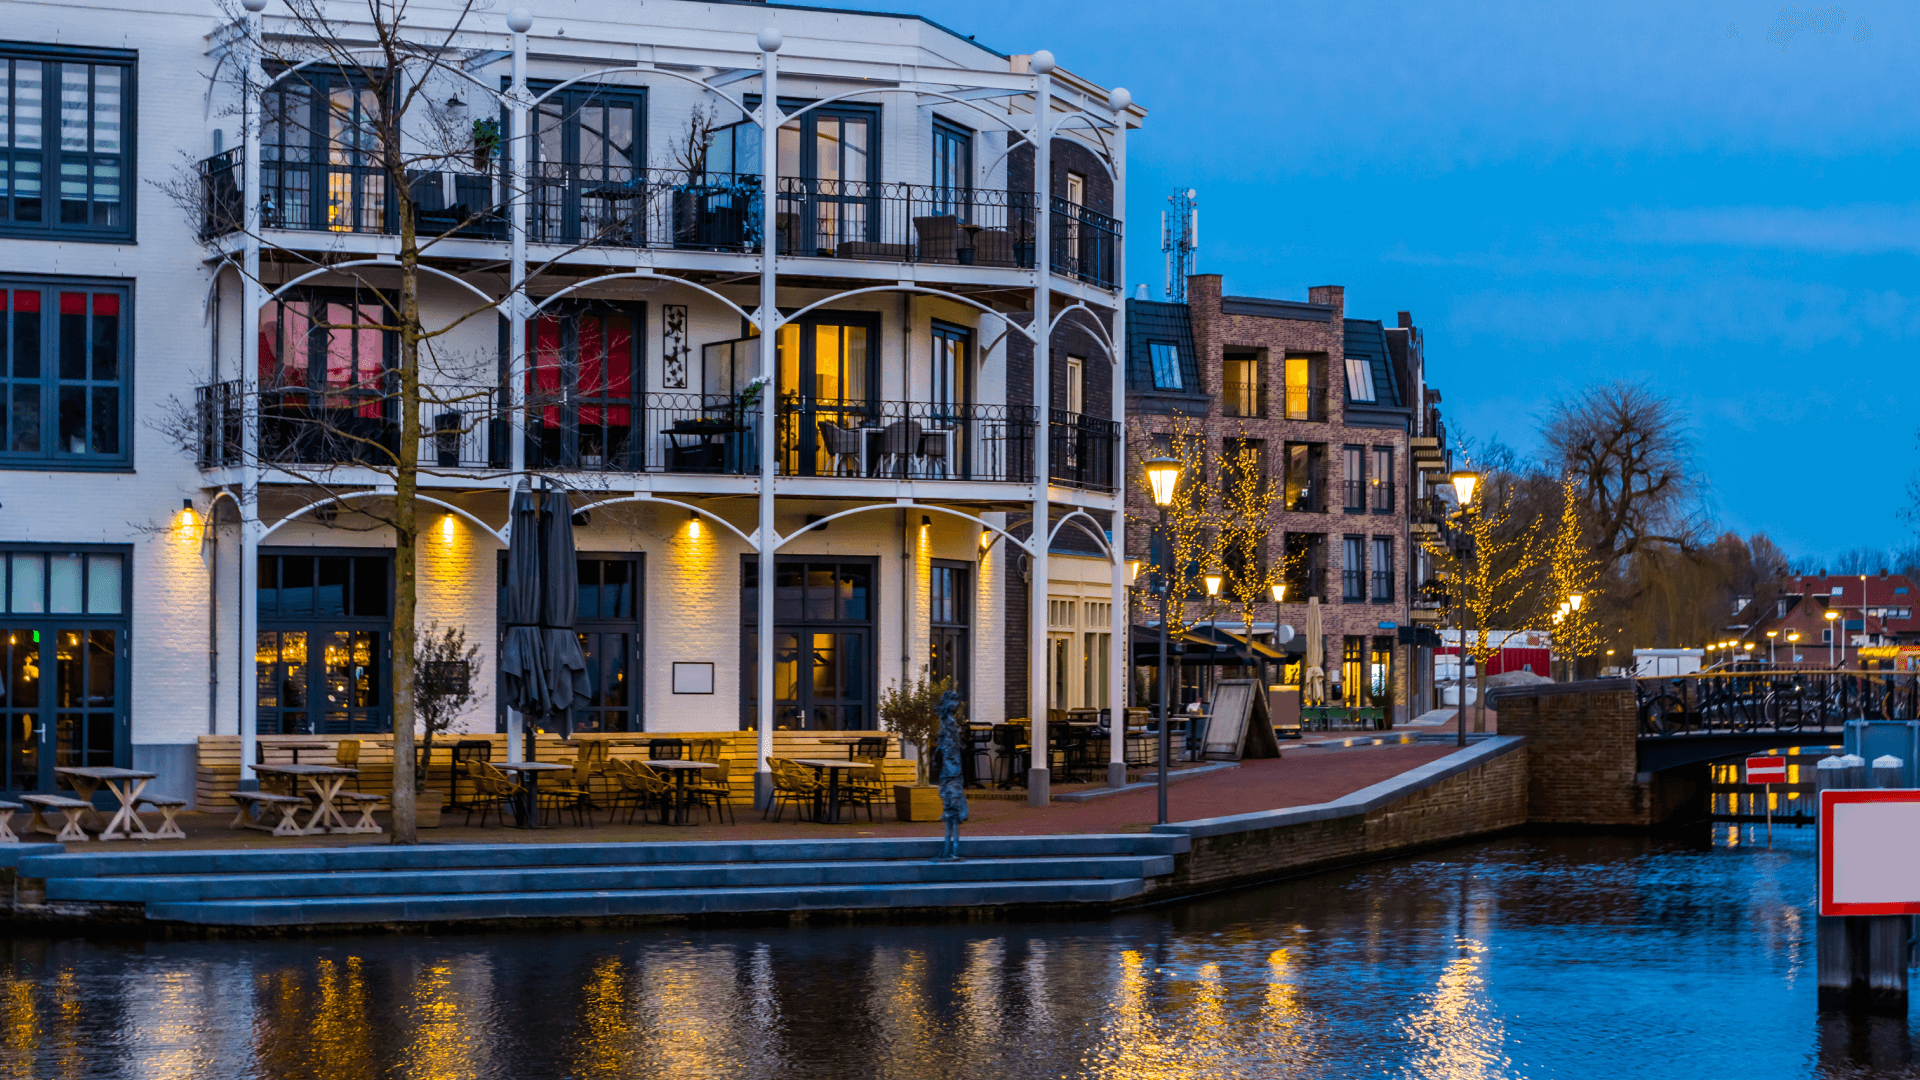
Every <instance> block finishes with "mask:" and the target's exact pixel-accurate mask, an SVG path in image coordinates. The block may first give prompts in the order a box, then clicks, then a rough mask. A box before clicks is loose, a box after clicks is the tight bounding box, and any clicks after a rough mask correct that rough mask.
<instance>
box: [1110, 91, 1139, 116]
mask: <svg viewBox="0 0 1920 1080" xmlns="http://www.w3.org/2000/svg"><path fill="white" fill-rule="evenodd" d="M1131 104H1133V95H1132V94H1130V93H1128V92H1127V88H1126V87H1124V86H1116V87H1114V88H1113V90H1112V91H1111V92H1109V93H1108V94H1107V108H1109V109H1112V110H1113V111H1114V112H1122V111H1125V109H1126V107H1127V106H1129V105H1131Z"/></svg>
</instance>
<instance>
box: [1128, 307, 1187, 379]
mask: <svg viewBox="0 0 1920 1080" xmlns="http://www.w3.org/2000/svg"><path fill="white" fill-rule="evenodd" d="M1155 341H1170V342H1172V343H1173V345H1174V348H1175V349H1176V350H1178V352H1179V355H1180V382H1181V390H1180V391H1178V392H1184V393H1188V394H1197V393H1199V392H1200V358H1199V357H1198V356H1196V355H1195V354H1194V351H1193V322H1192V320H1191V319H1190V318H1189V317H1188V315H1187V305H1185V304H1169V303H1166V302H1165V301H1162V300H1134V299H1129V300H1128V301H1127V389H1128V390H1129V391H1132V392H1134V393H1139V394H1151V393H1153V392H1154V391H1155V390H1156V389H1158V388H1157V387H1155V386H1154V385H1153V356H1152V354H1151V353H1149V352H1148V351H1147V346H1148V345H1149V344H1150V343H1152V342H1155Z"/></svg>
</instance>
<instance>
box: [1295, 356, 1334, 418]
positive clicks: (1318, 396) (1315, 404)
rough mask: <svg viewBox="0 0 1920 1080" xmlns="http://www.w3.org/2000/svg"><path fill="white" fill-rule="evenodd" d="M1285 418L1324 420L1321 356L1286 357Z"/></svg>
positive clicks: (1324, 385)
mask: <svg viewBox="0 0 1920 1080" xmlns="http://www.w3.org/2000/svg"><path fill="white" fill-rule="evenodd" d="M1286 368H1287V419H1289V420H1325V419H1326V418H1327V388H1326V384H1325V381H1324V379H1323V378H1322V376H1323V375H1324V369H1325V362H1324V359H1323V358H1321V357H1313V356H1289V357H1287V364H1286Z"/></svg>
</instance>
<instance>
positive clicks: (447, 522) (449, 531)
mask: <svg viewBox="0 0 1920 1080" xmlns="http://www.w3.org/2000/svg"><path fill="white" fill-rule="evenodd" d="M440 539H442V540H444V541H446V542H447V543H449V544H451V543H453V515H452V514H448V515H447V516H445V517H443V518H441V519H440Z"/></svg>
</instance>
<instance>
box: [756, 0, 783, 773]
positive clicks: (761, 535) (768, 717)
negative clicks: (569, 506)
mask: <svg viewBox="0 0 1920 1080" xmlns="http://www.w3.org/2000/svg"><path fill="white" fill-rule="evenodd" d="M780 44H781V38H780V31H778V30H776V29H774V28H773V27H771V26H769V27H767V28H766V29H764V30H762V31H760V39H759V45H760V309H759V311H758V312H757V315H758V317H759V320H760V377H761V378H762V379H764V380H766V381H765V383H764V385H762V386H761V387H760V526H759V528H758V529H756V530H755V531H754V540H755V542H756V543H757V544H758V546H759V555H760V589H759V592H758V601H759V609H760V610H759V617H758V618H757V619H756V621H755V625H756V626H757V627H758V630H759V634H760V638H759V641H760V648H759V650H758V656H757V657H756V658H755V664H756V665H757V667H758V670H757V671H756V672H755V677H756V678H757V679H758V681H759V687H760V691H759V699H760V700H759V707H758V708H757V709H756V710H755V711H756V712H757V714H758V716H757V717H756V726H757V727H758V728H759V731H758V736H759V737H758V739H756V740H755V744H754V745H755V748H756V749H755V755H754V756H755V761H754V766H753V768H754V773H753V796H754V804H755V805H756V806H764V805H765V804H766V802H767V800H768V799H771V798H772V797H773V772H772V770H771V768H770V767H769V766H768V765H767V758H768V757H769V756H771V755H772V754H773V576H774V571H773V556H774V552H775V544H776V540H775V538H774V526H773V477H774V472H775V469H776V467H777V466H778V464H779V463H778V461H777V460H776V456H775V453H774V451H775V450H776V449H777V447H776V445H775V435H776V432H775V431H774V415H773V404H774V397H775V394H776V392H777V391H778V388H779V385H780V383H779V375H780V373H779V371H778V370H777V367H776V365H777V364H778V360H779V358H778V356H777V354H776V353H775V351H774V350H775V347H776V345H777V342H776V340H775V338H776V335H778V334H779V332H780V306H779V303H778V295H779V290H778V282H777V280H776V278H775V277H774V256H775V253H776V251H777V250H778V246H779V241H778V239H777V238H776V237H775V236H774V221H775V216H774V210H775V205H774V200H775V199H776V198H777V197H778V194H779V192H778V188H779V183H778V179H779V178H778V176H777V173H778V171H779V163H780V143H779V139H780V69H779V64H778V63H777V62H776V57H775V55H774V54H775V53H777V52H779V51H780Z"/></svg>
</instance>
